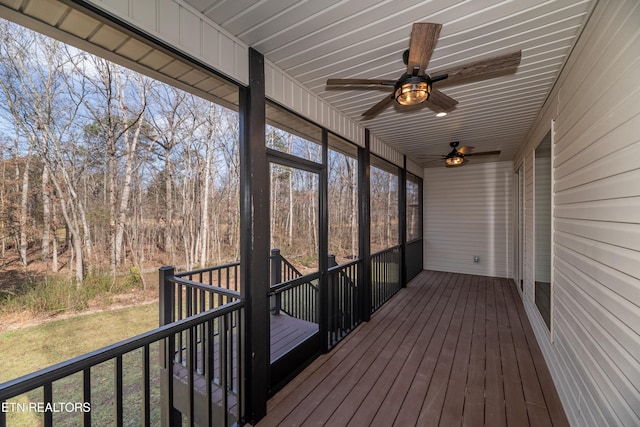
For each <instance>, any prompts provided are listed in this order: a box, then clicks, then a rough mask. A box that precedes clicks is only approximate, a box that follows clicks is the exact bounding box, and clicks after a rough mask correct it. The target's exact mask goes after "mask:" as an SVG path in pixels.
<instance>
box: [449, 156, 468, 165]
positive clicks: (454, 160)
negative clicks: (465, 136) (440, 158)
mask: <svg viewBox="0 0 640 427" xmlns="http://www.w3.org/2000/svg"><path fill="white" fill-rule="evenodd" d="M463 161H464V158H463V157H462V156H451V157H447V158H446V159H444V162H445V163H446V164H447V166H460V165H461V164H462V162H463Z"/></svg>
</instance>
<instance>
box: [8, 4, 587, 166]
mask: <svg viewBox="0 0 640 427" xmlns="http://www.w3.org/2000/svg"><path fill="white" fill-rule="evenodd" d="M128 1H129V2H131V3H130V4H132V2H133V1H134V0H128ZM135 1H138V0H135ZM596 1H598V0H550V1H543V2H541V1H539V0H507V1H500V0H314V1H311V0H180V2H185V3H187V4H188V5H190V7H192V8H194V9H196V10H197V11H199V12H200V13H202V14H204V15H205V16H206V17H207V18H208V19H211V20H212V21H214V22H216V23H217V24H219V25H220V26H222V27H223V28H225V30H227V31H228V32H229V33H231V34H232V35H234V36H236V37H237V38H238V39H240V40H241V41H242V42H244V43H245V44H247V45H249V46H251V47H253V48H255V49H256V50H258V51H259V52H261V53H263V54H264V55H265V57H266V58H267V59H268V60H270V61H271V62H273V63H274V64H275V65H276V66H278V67H279V68H281V69H282V70H284V71H285V72H286V73H288V74H289V75H291V76H292V77H294V78H295V79H297V80H298V81H299V82H300V83H301V84H303V85H305V86H306V87H308V88H309V89H310V90H312V91H313V92H315V93H317V94H318V95H319V96H321V97H322V98H324V99H325V100H326V101H328V102H329V103H331V104H332V105H334V106H335V107H336V108H337V109H339V110H341V111H342V112H344V113H345V114H346V115H347V116H349V117H351V118H352V119H354V120H357V121H361V122H362V124H363V126H365V127H367V128H369V129H370V130H371V131H372V133H373V134H374V135H376V136H377V137H378V138H380V139H381V140H382V141H383V142H385V143H386V144H388V145H390V146H391V147H393V148H395V149H396V150H398V151H399V152H400V153H402V154H406V155H407V156H408V157H409V158H410V159H412V160H414V161H415V162H416V163H418V164H419V165H421V166H426V167H428V166H440V165H442V162H441V161H436V162H435V163H434V162H433V160H429V157H428V156H434V155H442V154H446V153H447V152H448V151H450V147H449V145H448V144H449V143H450V142H452V141H460V145H470V146H474V147H475V152H478V151H493V150H501V154H500V156H489V157H473V158H471V159H470V162H473V163H475V162H480V161H483V160H484V161H502V160H511V159H513V157H514V155H515V153H516V150H517V148H518V146H519V145H520V144H521V143H522V141H523V139H524V138H525V136H526V134H527V131H528V130H529V128H530V127H531V125H532V124H533V122H534V120H535V118H536V116H537V114H538V112H539V111H540V108H541V107H542V105H543V103H544V101H545V99H546V97H547V95H548V93H549V92H550V90H551V88H552V86H553V84H554V82H555V80H556V78H557V76H558V73H559V72H560V70H561V68H562V66H563V64H564V62H565V60H566V58H567V56H568V54H569V52H570V51H571V48H572V46H573V45H574V43H575V40H576V38H577V37H578V36H579V34H580V31H581V29H582V27H583V26H584V24H585V22H586V20H587V19H588V17H589V14H590V12H591V10H592V9H593V6H594V4H595V2H596ZM0 4H3V5H5V6H6V7H2V8H0V12H1V13H0V15H3V16H6V17H8V18H10V19H13V20H16V21H17V22H19V23H20V22H21V21H23V18H22V17H26V16H29V17H32V18H34V19H35V21H33V20H32V21H33V22H36V25H35V26H34V24H33V22H32V21H29V22H30V23H31V25H32V26H34V29H36V30H39V31H42V32H45V33H50V35H54V36H58V37H60V38H62V40H63V41H67V40H66V39H67V38H68V37H67V36H69V35H72V36H74V37H75V38H74V37H72V38H71V39H69V42H75V43H76V44H78V39H79V40H80V42H81V43H79V46H80V47H83V48H86V49H87V50H90V51H93V52H94V53H98V54H101V55H103V56H105V57H107V58H108V59H112V60H120V62H122V59H123V58H124V60H125V62H124V65H128V66H131V67H133V68H136V69H144V70H146V72H148V73H150V74H151V75H152V76H153V77H156V78H159V79H162V80H165V81H173V82H174V84H177V85H178V86H179V87H182V88H186V89H189V88H190V89H191V90H192V91H194V92H195V93H198V94H200V95H202V96H205V97H207V95H211V96H213V97H214V98H215V99H218V100H222V101H223V102H224V103H228V105H230V106H233V105H234V104H236V103H237V91H235V90H234V89H233V88H232V87H229V85H228V84H225V83H224V82H222V81H220V80H218V79H217V78H215V77H212V76H211V75H210V74H209V75H207V74H204V73H203V72H202V71H201V70H198V69H197V67H194V66H192V65H189V64H185V63H184V62H180V60H178V59H176V58H173V57H171V56H170V55H166V54H164V53H162V52H160V51H157V50H154V48H153V47H150V46H147V45H144V44H142V43H141V42H139V41H137V40H136V39H135V38H133V37H131V36H130V35H129V34H126V33H122V32H120V31H118V30H115V29H113V28H109V27H107V26H105V25H104V24H103V23H101V22H99V21H96V20H93V19H92V18H89V17H87V16H86V15H83V14H80V13H76V12H75V11H74V10H73V5H72V4H68V2H58V1H55V0H46V1H42V0H0ZM154 4H155V3H154ZM158 4H159V5H161V4H162V2H159V3H158ZM183 4H184V3H183ZM413 22H436V23H441V24H443V27H442V30H441V32H440V37H439V39H438V41H437V43H436V46H435V50H434V52H433V56H432V58H431V60H430V62H429V64H428V67H427V72H429V71H433V70H441V69H446V68H449V67H452V66H458V65H460V64H464V63H467V62H470V61H476V60H481V59H487V58H490V57H493V56H497V55H502V54H506V53H510V52H513V51H517V50H522V62H521V64H520V66H519V67H518V70H517V72H515V73H512V74H507V75H505V74H503V75H500V76H497V77H493V78H490V79H486V80H482V81H465V82H464V83H458V84H447V82H446V80H445V81H442V82H439V83H437V87H438V89H441V90H442V91H443V92H444V93H446V94H447V95H449V96H451V97H453V98H454V99H456V100H457V101H459V104H458V105H457V106H456V107H455V109H454V110H453V111H451V112H450V113H449V115H447V116H446V117H435V113H434V111H432V110H431V109H429V107H427V105H426V104H421V105H420V106H418V108H415V107H411V108H407V107H404V109H401V108H400V107H399V106H398V105H396V104H395V103H393V105H392V106H391V107H389V108H387V109H386V110H385V111H384V112H382V113H381V114H379V115H378V116H376V117H375V118H373V119H369V120H366V121H365V120H362V118H361V114H362V113H363V112H364V111H366V110H367V109H369V108H370V107H371V106H373V105H374V104H375V103H377V102H378V101H380V100H381V99H382V98H383V97H384V96H387V95H388V94H389V93H390V90H391V89H390V88H389V87H379V88H373V89H371V88H368V89H366V88H359V89H353V88H351V89H346V88H335V87H334V88H327V86H326V80H327V79H328V78H330V77H335V78H375V79H394V80H395V79H397V78H398V77H400V75H401V74H402V73H403V72H404V71H405V69H406V67H405V65H404V63H403V62H402V52H403V51H404V50H405V49H407V48H408V45H409V37H410V34H411V27H412V24H413ZM26 23H27V21H25V24H26ZM41 24H42V25H41ZM51 31H53V32H51ZM56 31H57V32H56ZM82 43H86V45H84V44H82Z"/></svg>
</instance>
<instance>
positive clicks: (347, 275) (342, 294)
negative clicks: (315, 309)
mask: <svg viewBox="0 0 640 427" xmlns="http://www.w3.org/2000/svg"><path fill="white" fill-rule="evenodd" d="M361 278H362V261H360V260H356V261H352V262H350V263H347V264H343V265H339V266H333V267H331V268H330V269H329V274H328V280H327V281H328V283H327V291H328V292H327V293H328V298H327V299H328V308H329V313H328V319H327V323H328V325H327V332H328V348H333V347H334V346H335V345H336V344H337V343H338V342H340V341H341V340H342V339H343V338H344V337H345V336H346V335H347V334H348V333H349V332H351V331H352V330H353V329H354V328H355V327H356V326H358V325H359V324H360V323H361V322H362V306H361V304H360V292H361V288H362V284H361Z"/></svg>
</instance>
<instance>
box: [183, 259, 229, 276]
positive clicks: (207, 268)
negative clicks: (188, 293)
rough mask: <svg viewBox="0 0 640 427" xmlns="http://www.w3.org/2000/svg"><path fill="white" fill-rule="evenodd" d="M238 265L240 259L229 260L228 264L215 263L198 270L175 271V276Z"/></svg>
mask: <svg viewBox="0 0 640 427" xmlns="http://www.w3.org/2000/svg"><path fill="white" fill-rule="evenodd" d="M239 265H240V261H236V262H231V263H228V264H222V265H216V266H214V267H205V268H200V269H198V270H189V271H182V272H180V273H175V276H176V277H184V276H188V275H190V274H200V273H208V272H210V271H216V270H223V269H225V268H232V267H238V266H239Z"/></svg>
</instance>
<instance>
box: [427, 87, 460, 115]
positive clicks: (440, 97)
mask: <svg viewBox="0 0 640 427" xmlns="http://www.w3.org/2000/svg"><path fill="white" fill-rule="evenodd" d="M427 101H428V102H430V103H432V104H433V105H435V106H437V107H440V108H441V109H443V110H445V111H448V110H450V109H452V108H453V107H455V106H456V104H457V103H458V101H456V100H455V99H453V98H451V97H449V96H447V95H445V94H444V93H442V92H440V91H439V90H438V89H434V88H432V89H431V93H430V94H429V98H428V99H427Z"/></svg>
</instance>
